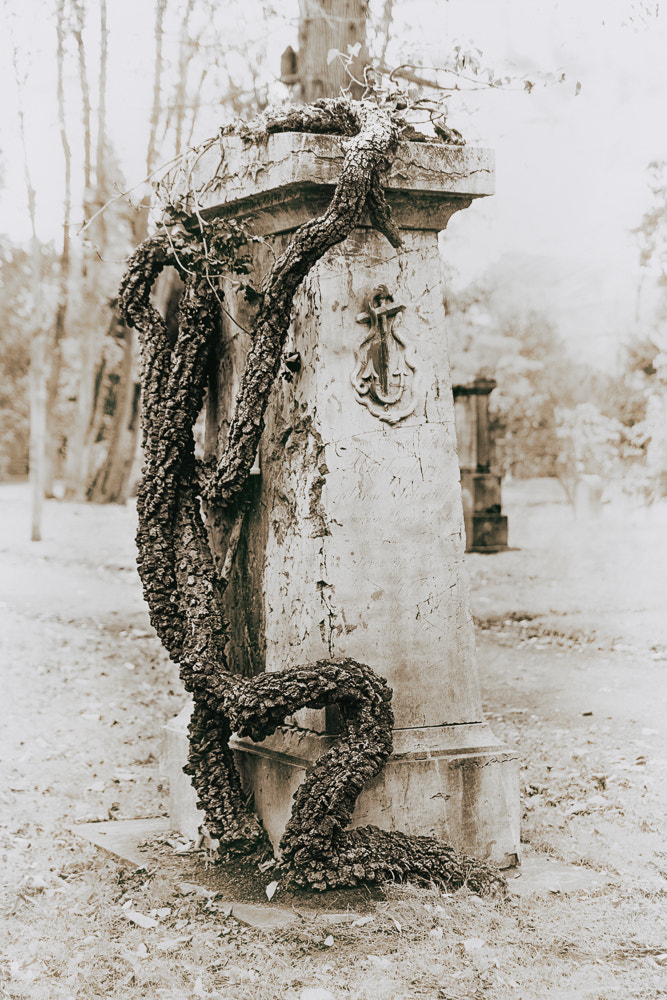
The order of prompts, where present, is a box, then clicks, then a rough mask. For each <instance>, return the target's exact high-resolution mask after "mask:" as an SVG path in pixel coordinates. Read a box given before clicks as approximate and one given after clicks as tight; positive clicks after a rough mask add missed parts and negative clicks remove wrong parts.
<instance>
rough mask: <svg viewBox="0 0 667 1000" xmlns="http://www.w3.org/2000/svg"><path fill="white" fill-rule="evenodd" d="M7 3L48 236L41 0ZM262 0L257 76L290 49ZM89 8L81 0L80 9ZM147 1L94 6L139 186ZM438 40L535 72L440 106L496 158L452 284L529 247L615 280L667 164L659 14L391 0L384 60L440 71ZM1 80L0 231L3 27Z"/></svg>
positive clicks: (3, 205) (14, 217)
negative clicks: (264, 56) (264, 50)
mask: <svg viewBox="0 0 667 1000" xmlns="http://www.w3.org/2000/svg"><path fill="white" fill-rule="evenodd" d="M172 2H173V0H172ZM378 2H379V0H378ZM8 3H9V7H10V8H11V7H13V8H14V10H15V11H16V16H15V17H14V18H13V19H12V26H13V32H14V35H15V37H16V38H17V40H18V42H19V44H20V45H21V46H23V47H25V48H28V49H31V50H32V53H33V60H32V62H31V63H29V77H28V82H27V85H26V92H25V93H26V121H27V124H28V128H29V135H30V160H31V170H32V173H33V177H34V182H35V187H36V188H37V190H38V196H39V210H40V233H41V235H42V236H43V237H45V238H47V237H53V236H55V235H56V234H57V232H58V227H59V215H60V206H61V203H62V154H61V150H60V143H59V136H58V131H57V125H56V109H55V68H54V38H55V36H54V26H53V19H52V18H50V17H49V8H50V6H51V5H50V4H49V3H48V2H46V0H27V2H26V0H21V2H19V0H8ZM256 6H257V2H256V0H248V2H247V4H244V5H243V9H244V11H245V12H246V27H245V28H244V25H243V24H242V23H240V22H239V18H238V11H235V13H234V20H233V24H232V23H231V22H230V30H232V29H233V30H235V31H242V30H248V31H253V30H255V31H256V30H260V28H261V29H262V30H263V28H262V24H261V21H260V20H259V19H258V17H257V13H256V10H255V7H256ZM276 6H277V8H278V11H279V17H278V19H277V21H275V22H273V24H272V28H271V42H270V45H271V46H272V47H273V49H274V50H275V55H274V56H271V57H270V60H269V61H270V62H271V63H272V65H271V66H269V67H267V69H268V70H269V72H272V71H273V72H275V71H277V67H278V62H279V54H280V52H281V51H282V48H283V47H284V46H285V45H286V44H287V43H288V42H292V44H294V46H295V47H296V27H297V21H296V16H297V13H298V4H297V2H296V0H288V2H284V3H278V4H276ZM220 9H222V10H223V11H224V10H225V5H224V4H223V5H221V8H220ZM95 10H96V5H94V4H91V18H93V17H96V14H95V13H94V12H95ZM153 11H154V0H109V12H110V15H109V16H110V29H111V54H112V62H111V66H110V86H109V121H110V132H111V135H112V139H113V141H114V145H115V148H116V150H117V153H118V155H119V156H120V158H121V162H122V165H123V168H124V171H125V174H126V176H127V177H128V178H129V179H130V181H131V182H134V181H139V180H141V173H142V169H141V161H142V158H143V156H144V155H145V154H144V150H145V146H146V138H145V136H146V120H147V114H148V109H149V106H150V98H151V87H152V76H151V73H152V67H151V55H150V54H151V51H152V30H153V17H154V13H153ZM7 16H8V15H7V13H6V8H5V17H7ZM258 26H259V28H258ZM452 39H456V40H458V41H459V42H460V43H462V44H464V45H465V44H471V45H473V44H474V45H476V46H477V47H479V48H480V49H481V50H482V51H483V57H482V61H483V64H484V65H485V66H493V67H494V68H496V70H497V72H498V73H499V74H503V75H504V74H505V73H511V74H516V76H517V77H519V78H520V77H522V76H525V75H528V76H530V77H531V78H532V77H534V79H535V81H536V86H535V87H534V89H533V91H532V93H530V94H528V93H525V92H523V91H522V90H521V85H520V83H519V84H518V85H517V86H516V89H514V88H511V87H508V88H502V89H497V90H493V91H486V92H485V91H467V92H465V93H463V94H454V95H452V97H451V98H450V100H449V112H450V114H449V121H450V124H452V125H454V126H455V127H458V128H459V129H460V130H461V131H462V132H464V134H465V136H466V138H467V140H468V141H469V142H473V143H479V144H482V145H488V146H492V147H493V148H495V150H496V156H497V194H496V196H495V197H494V198H492V199H487V200H485V202H484V204H478V205H476V206H474V208H473V209H471V210H469V211H468V212H466V213H461V215H460V216H459V217H458V218H457V217H455V221H453V222H452V224H451V228H452V231H451V238H450V244H449V245H450V246H451V248H452V252H455V254H456V263H457V265H458V267H459V269H460V273H461V277H462V280H464V279H468V278H469V277H471V276H474V275H475V274H476V273H478V272H479V271H480V270H482V269H483V268H484V267H485V266H486V265H487V264H488V263H491V262H493V261H494V260H497V259H498V258H499V257H502V256H505V257H507V256H508V255H519V256H521V255H531V256H538V257H546V258H556V259H559V260H561V261H570V262H571V263H572V266H573V267H574V266H575V265H577V266H579V265H581V266H583V267H589V266H590V267H592V268H593V270H597V271H599V270H600V269H604V268H605V267H606V268H608V270H609V272H610V273H611V272H613V271H615V270H619V269H621V270H623V272H624V274H625V275H627V276H628V282H630V276H631V275H632V274H634V272H636V268H637V253H636V248H635V246H634V243H633V240H632V237H631V236H630V233H629V230H630V229H631V228H632V227H633V226H635V225H637V224H638V222H639V221H640V219H641V215H642V213H643V211H644V210H645V209H646V207H647V205H648V203H649V193H648V187H647V184H646V176H647V175H646V167H647V165H648V163H649V162H650V161H651V160H654V159H660V158H666V159H667V127H666V126H665V118H666V115H665V110H666V107H667V58H666V55H667V11H665V13H664V14H663V13H662V12H661V11H660V7H659V4H657V3H650V4H649V3H642V2H640V0H636V2H631V0H551V2H549V3H540V2H538V0H410V2H402V0H397V3H396V5H395V25H394V41H393V43H392V46H391V48H390V51H389V54H388V55H389V57H390V61H391V62H392V63H394V64H396V63H398V62H402V61H403V60H404V59H405V58H406V57H410V55H411V53H413V52H415V51H417V50H420V51H421V52H422V54H423V57H424V59H425V60H426V61H428V60H430V59H432V60H433V61H434V63H435V64H436V65H441V64H442V59H443V58H444V55H445V54H446V52H447V51H448V49H449V47H450V44H451V40H452ZM547 72H552V73H553V74H555V76H558V75H559V74H561V73H564V74H565V80H564V82H563V83H551V84H549V85H547V86H544V85H543V84H542V82H541V81H542V76H543V74H545V73H547ZM73 83H74V81H73ZM0 86H1V87H2V93H3V102H2V112H1V118H0V143H1V161H0V162H1V163H2V169H3V173H4V191H3V192H2V200H1V201H0V212H1V213H2V214H1V215H0V231H5V232H8V233H9V234H10V235H11V236H12V237H13V238H15V239H25V238H27V236H28V235H29V231H28V227H27V221H26V212H25V194H24V186H23V177H22V169H21V161H20V157H18V156H17V154H18V153H19V149H18V144H17V131H16V106H15V93H16V88H15V84H14V81H13V70H12V66H11V50H10V48H9V34H8V32H7V31H6V30H5V31H3V32H0ZM212 110H214V109H212ZM75 117H76V115H75V113H73V120H74V119H75ZM210 122H211V125H213V123H214V122H215V114H212V116H211V119H210ZM209 128H210V126H209ZM203 137H204V136H203V135H201V134H200V135H199V138H203ZM633 280H634V279H633Z"/></svg>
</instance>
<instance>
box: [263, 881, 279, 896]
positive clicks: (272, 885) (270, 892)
mask: <svg viewBox="0 0 667 1000" xmlns="http://www.w3.org/2000/svg"><path fill="white" fill-rule="evenodd" d="M277 888H278V883H277V882H269V884H268V885H267V887H266V889H265V890H264V892H265V893H266V898H267V899H269V900H271V899H273V897H274V896H275V894H276V889H277Z"/></svg>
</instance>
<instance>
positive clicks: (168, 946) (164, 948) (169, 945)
mask: <svg viewBox="0 0 667 1000" xmlns="http://www.w3.org/2000/svg"><path fill="white" fill-rule="evenodd" d="M190 941H192V938H191V937H177V938H164V940H162V941H159V942H158V943H157V944H156V945H155V947H156V949H157V950H158V951H161V952H164V953H165V954H169V952H172V951H180V950H181V948H182V947H183V945H185V944H188V943H189V942H190Z"/></svg>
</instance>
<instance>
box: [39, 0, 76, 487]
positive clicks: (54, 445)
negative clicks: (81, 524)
mask: <svg viewBox="0 0 667 1000" xmlns="http://www.w3.org/2000/svg"><path fill="white" fill-rule="evenodd" d="M64 21H65V13H64V3H63V0H58V4H57V7H56V36H57V46H56V62H57V67H58V77H57V87H56V96H57V103H58V125H59V128H60V141H61V144H62V147H63V159H64V165H65V197H64V203H63V243H62V250H61V253H60V262H59V270H60V275H59V288H58V305H57V307H56V315H55V321H54V324H53V336H52V338H51V342H50V344H49V343H47V344H46V345H45V346H46V352H47V355H48V358H49V361H50V363H48V364H47V361H46V359H45V372H47V374H46V379H47V384H46V427H47V443H46V460H45V469H44V491H45V494H46V495H47V496H53V485H54V478H55V474H56V464H57V456H58V451H59V449H60V441H59V440H58V436H57V421H56V419H55V414H56V405H57V402H58V385H59V382H60V369H61V367H62V349H61V343H62V339H63V337H64V336H65V327H66V319H67V308H68V304H69V277H70V217H71V214H72V152H71V149H70V144H69V138H68V136H67V125H66V119H65V89H64V83H63V79H64V62H65V24H64Z"/></svg>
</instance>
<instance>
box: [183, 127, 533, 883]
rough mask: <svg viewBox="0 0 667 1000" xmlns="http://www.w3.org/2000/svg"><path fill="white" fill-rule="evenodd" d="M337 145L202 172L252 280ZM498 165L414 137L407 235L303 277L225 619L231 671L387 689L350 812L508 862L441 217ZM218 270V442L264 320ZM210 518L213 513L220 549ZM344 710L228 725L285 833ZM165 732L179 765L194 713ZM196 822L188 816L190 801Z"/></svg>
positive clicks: (505, 787)
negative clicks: (317, 672)
mask: <svg viewBox="0 0 667 1000" xmlns="http://www.w3.org/2000/svg"><path fill="white" fill-rule="evenodd" d="M223 144H224V145H223ZM343 155H344V140H343V139H340V138H338V137H334V136H326V135H303V134H296V133H285V134H277V135H272V136H270V137H268V138H267V139H266V141H264V142H262V143H261V144H254V145H250V144H247V143H244V142H243V140H241V139H240V138H236V137H226V138H224V140H222V141H221V146H220V147H216V146H214V147H211V148H210V149H209V150H208V151H207V152H206V154H205V155H203V156H202V157H201V158H200V159H199V161H198V162H197V163H196V165H195V166H194V167H193V168H191V170H190V175H189V178H188V180H189V186H190V188H191V190H192V191H193V192H194V193H193V195H192V197H193V199H194V200H195V201H196V204H193V205H192V206H191V207H192V210H195V209H196V210H197V211H199V212H201V213H202V215H203V216H204V217H211V216H215V215H222V216H225V217H235V218H243V219H245V220H247V221H248V223H249V225H250V227H251V228H252V229H253V230H254V232H256V233H258V234H261V235H262V236H264V237H265V244H264V245H263V246H261V247H258V248H257V252H256V261H255V267H256V275H257V277H256V281H257V282H258V281H259V280H261V274H262V273H263V272H264V271H265V270H266V267H267V263H268V262H269V261H270V260H271V259H272V255H273V254H275V253H278V252H280V251H281V250H282V249H283V248H284V247H285V245H286V243H287V241H288V239H289V234H290V232H291V231H293V230H294V229H295V228H296V227H297V226H299V225H300V224H301V223H303V222H305V221H306V220H307V219H310V218H312V217H313V216H315V215H317V214H319V213H320V212H321V211H323V210H324V208H325V207H326V205H327V203H328V201H329V199H330V197H331V194H332V192H333V189H334V185H335V183H336V180H337V177H338V174H339V171H340V168H341V164H342V161H343ZM493 178H494V166H493V157H492V154H491V153H490V152H489V151H485V150H479V149H472V148H467V147H455V146H445V145H442V144H440V143H435V142H427V143H422V142H410V143H402V144H401V145H400V147H399V150H398V153H397V154H396V156H395V158H394V162H393V164H392V166H391V168H390V170H389V173H388V174H387V176H386V178H385V181H384V184H385V191H386V194H387V198H388V201H389V203H390V206H391V209H392V213H393V217H394V219H395V221H396V222H397V224H398V225H399V227H401V230H402V236H403V240H404V246H403V248H401V249H400V250H398V251H395V250H393V249H392V247H391V246H390V245H389V244H388V243H387V241H386V240H385V239H384V237H382V236H381V235H379V234H378V233H377V232H375V231H374V230H373V229H372V228H370V223H369V225H368V227H366V226H362V227H360V228H359V229H357V230H355V231H354V233H353V234H352V236H350V237H349V238H348V239H347V240H346V241H345V242H344V243H342V244H340V245H338V246H337V247H334V248H333V249H332V250H330V251H329V252H328V253H327V254H326V255H325V257H324V258H323V259H322V260H321V261H320V262H319V263H318V264H317V265H316V266H315V267H314V268H313V269H312V270H311V271H310V273H309V274H308V276H307V277H306V279H305V280H304V282H303V284H302V286H301V288H300V290H299V292H298V294H297V297H296V300H295V304H294V309H293V324H292V330H291V335H290V337H291V339H290V342H289V344H288V350H287V352H286V363H285V370H284V372H283V377H282V378H279V379H278V382H277V384H276V386H275V387H274V390H273V396H272V400H271V403H270V404H269V410H268V411H267V416H266V427H265V430H264V433H263V435H262V439H261V443H260V448H259V453H258V457H257V462H256V467H255V470H254V472H255V473H256V475H255V477H254V495H253V499H252V500H251V503H250V505H249V507H248V510H247V513H246V516H245V520H244V523H243V527H242V529H241V534H240V538H239V544H238V547H237V550H236V556H235V563H234V567H233V569H232V577H231V586H230V588H229V591H228V593H230V594H233V597H230V598H229V599H228V603H227V612H228V616H229V619H230V622H231V639H232V641H231V647H232V648H233V649H234V650H235V656H236V660H235V669H236V670H239V671H242V672H245V673H246V674H254V673H257V672H259V671H263V670H278V669H282V668H284V667H286V666H290V665H298V664H301V663H309V662H313V661H314V660H317V659H318V658H328V657H333V656H338V655H341V656H350V657H354V658H355V659H357V660H360V661H362V662H364V663H367V664H368V665H369V666H371V667H372V668H373V669H374V670H375V671H377V672H378V673H380V674H382V675H383V676H384V677H385V678H386V679H387V681H388V682H389V684H390V685H391V687H392V688H393V702H392V705H393V710H394V714H395V730H394V734H393V738H394V753H393V756H392V758H391V759H390V761H389V763H388V764H387V766H386V767H385V769H384V771H383V772H382V773H381V774H380V775H379V776H378V777H377V778H376V779H375V780H374V781H373V782H371V783H370V784H369V785H368V786H367V787H366V788H365V789H364V791H363V792H362V794H361V796H360V798H359V801H358V803H357V808H356V812H355V814H354V817H353V824H355V825H356V824H360V825H361V824H366V823H373V824H376V825H377V826H379V827H383V828H385V829H390V830H403V831H404V832H406V833H409V834H419V835H432V836H436V837H439V838H441V839H443V840H446V841H448V842H450V843H452V844H454V845H455V846H456V847H457V848H459V849H461V850H464V851H465V852H467V853H470V854H473V855H475V856H477V857H479V858H481V859H489V860H492V861H494V862H496V863H498V864H500V865H503V866H508V865H512V864H516V863H517V860H518V855H519V795H518V764H517V758H516V754H515V753H513V752H511V751H510V750H509V749H508V747H507V746H505V745H503V744H502V743H500V742H499V741H498V740H497V739H496V738H495V736H494V735H493V733H492V732H491V730H490V728H489V726H488V725H487V724H486V723H485V722H484V719H483V714H482V706H481V697H480V690H479V682H478V676H477V668H476V662H475V640H474V632H473V623H472V618H471V613H470V601H469V594H468V587H467V581H466V574H465V568H464V564H463V560H464V547H465V541H464V520H463V507H462V500H461V484H460V480H459V461H458V456H457V446H456V431H455V418H454V402H453V396H452V385H451V375H450V370H449V362H448V355H447V344H446V340H445V338H444V337H443V332H442V330H443V322H442V320H443V304H442V293H441V286H440V256H439V250H438V231H439V230H442V229H444V228H445V226H446V225H447V221H448V219H449V218H450V216H451V215H452V214H453V213H454V212H456V211H458V210H461V209H464V208H466V207H467V206H469V205H470V203H471V201H472V200H473V199H474V198H478V197H482V196H485V195H490V194H492V192H493ZM224 284H225V292H226V295H225V300H224V315H223V324H224V330H223V341H224V342H225V349H224V351H221V356H220V366H219V372H218V374H217V375H216V377H214V378H213V380H212V382H211V386H210V389H209V393H208V401H207V432H206V446H207V450H208V451H209V454H210V455H213V454H216V455H219V454H220V453H221V451H222V448H223V446H224V441H225V436H226V431H227V426H228V420H229V414H230V410H231V403H232V399H233V393H234V390H235V386H236V384H237V383H238V378H239V374H240V372H241V370H242V366H243V361H244V357H245V354H246V351H247V349H248V346H249V337H248V335H247V334H246V333H245V332H244V331H245V330H247V329H249V325H250V322H251V320H252V316H251V311H252V307H251V306H250V305H248V304H247V303H246V302H244V300H243V298H242V297H241V296H239V295H235V294H234V290H233V286H232V282H231V279H224ZM215 521H216V516H215V511H209V522H210V524H211V531H212V535H213V542H214V543H215ZM336 724H337V719H336V712H335V711H334V710H332V709H323V710H320V711H313V710H304V711H301V712H299V713H298V714H297V716H295V717H293V718H292V719H291V720H289V724H286V725H285V726H283V727H282V728H281V729H280V730H279V731H278V732H277V733H276V734H275V735H274V736H272V737H270V738H268V739H266V740H264V741H263V742H261V743H254V742H253V741H251V740H249V739H238V738H234V739H233V746H234V748H235V752H236V755H237V761H238V764H239V769H240V771H241V775H242V778H243V780H244V784H245V786H246V788H247V790H248V792H249V793H250V792H251V793H252V795H253V797H254V805H255V809H256V811H257V813H258V815H259V816H260V818H261V820H262V822H263V823H264V826H265V828H266V830H267V832H268V834H269V837H270V839H271V841H272V842H273V844H274V846H277V844H278V841H279V839H280V836H281V834H282V831H283V829H284V826H285V823H286V821H287V818H288V816H289V812H290V805H291V799H292V796H293V794H294V791H295V790H296V788H297V787H298V785H299V784H300V782H301V781H302V779H303V776H304V774H305V770H306V769H307V768H308V767H309V765H310V764H311V763H312V762H313V760H315V759H316V758H317V757H318V756H320V754H322V753H323V752H324V751H325V750H326V748H327V746H328V745H329V744H330V742H331V740H332V736H333V734H335V732H336ZM178 740H180V744H178V747H177V749H176V751H174V747H175V746H176V744H177V743H178ZM167 741H168V743H169V745H170V747H171V751H170V753H171V758H170V759H171V760H172V762H173V761H174V760H175V759H177V758H178V756H179V754H180V759H181V761H183V762H184V760H185V754H186V741H185V738H184V726H183V725H181V726H180V727H178V726H172V727H171V729H170V731H168V733H167ZM179 747H180V749H179ZM173 766H174V765H173V763H172V765H171V767H172V768H173ZM183 822H186V825H187V822H189V824H190V826H189V829H191V828H192V826H193V825H196V822H197V817H196V814H194V813H191V818H190V820H189V821H183ZM186 832H189V830H186Z"/></svg>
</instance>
